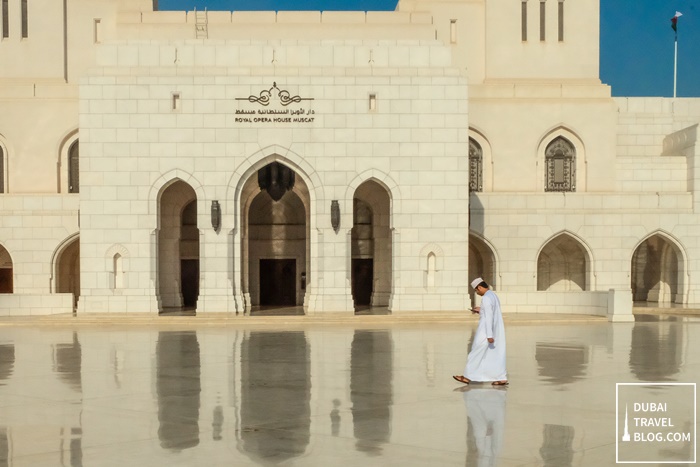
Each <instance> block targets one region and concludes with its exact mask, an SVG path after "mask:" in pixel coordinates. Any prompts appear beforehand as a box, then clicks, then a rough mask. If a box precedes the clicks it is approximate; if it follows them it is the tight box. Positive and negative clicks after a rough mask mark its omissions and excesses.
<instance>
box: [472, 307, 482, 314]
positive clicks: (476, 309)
mask: <svg viewBox="0 0 700 467" xmlns="http://www.w3.org/2000/svg"><path fill="white" fill-rule="evenodd" d="M480 311H481V307H480V306H476V307H474V308H472V313H476V314H478V313H479V312H480Z"/></svg>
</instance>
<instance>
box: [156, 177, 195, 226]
mask: <svg viewBox="0 0 700 467" xmlns="http://www.w3.org/2000/svg"><path fill="white" fill-rule="evenodd" d="M178 181H181V182H184V183H186V184H187V185H188V186H189V187H190V188H192V189H193V190H194V192H195V193H196V196H197V203H198V205H197V209H198V212H199V213H204V212H207V211H206V209H205V208H206V206H205V203H206V201H207V197H206V191H205V189H204V185H202V183H201V182H200V181H199V179H197V177H195V176H194V175H192V174H190V173H189V172H187V171H184V170H182V169H173V170H170V171H168V172H166V173H164V174H162V175H161V176H160V177H158V178H157V179H156V180H155V181H154V182H153V183H152V184H151V188H150V189H149V191H148V214H150V215H151V216H150V221H151V222H152V225H151V228H153V229H157V228H158V227H159V224H158V222H159V217H160V216H159V215H158V214H159V213H160V207H161V206H160V201H161V197H162V196H163V193H164V192H165V190H166V188H168V187H169V186H170V185H172V184H174V183H176V182H178ZM154 214H155V216H154ZM198 217H199V216H198ZM198 223H199V222H198Z"/></svg>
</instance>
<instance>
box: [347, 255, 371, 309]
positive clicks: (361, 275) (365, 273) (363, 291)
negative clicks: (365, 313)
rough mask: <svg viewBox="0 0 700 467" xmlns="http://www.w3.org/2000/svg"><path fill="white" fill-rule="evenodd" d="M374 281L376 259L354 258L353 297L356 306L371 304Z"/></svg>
mask: <svg viewBox="0 0 700 467" xmlns="http://www.w3.org/2000/svg"><path fill="white" fill-rule="evenodd" d="M373 282H374V260H373V259H372V258H367V259H360V258H353V260H352V297H353V299H354V300H355V306H369V304H370V302H371V299H372V283H373Z"/></svg>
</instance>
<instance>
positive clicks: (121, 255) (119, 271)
mask: <svg viewBox="0 0 700 467" xmlns="http://www.w3.org/2000/svg"><path fill="white" fill-rule="evenodd" d="M105 263H106V264H105V271H109V274H110V280H109V286H110V288H111V289H113V290H117V289H123V288H126V287H128V281H127V278H128V271H129V266H130V254H129V250H128V249H127V248H126V247H125V246H124V245H121V244H118V243H115V244H114V245H112V246H111V247H109V248H108V249H107V251H106V252H105Z"/></svg>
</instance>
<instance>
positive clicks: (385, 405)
mask: <svg viewBox="0 0 700 467" xmlns="http://www.w3.org/2000/svg"><path fill="white" fill-rule="evenodd" d="M392 379H393V343H392V340H391V333H390V332H389V331H355V336H354V337H353V340H352V345H351V348H350V399H351V402H352V409H351V412H352V420H353V432H354V435H355V439H356V440H357V442H356V443H355V447H356V449H357V450H358V451H363V452H366V453H368V454H370V455H379V454H381V451H382V448H381V446H382V445H383V444H386V443H388V442H389V439H390V437H391V405H392V399H393V393H392V392H393V390H392Z"/></svg>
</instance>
